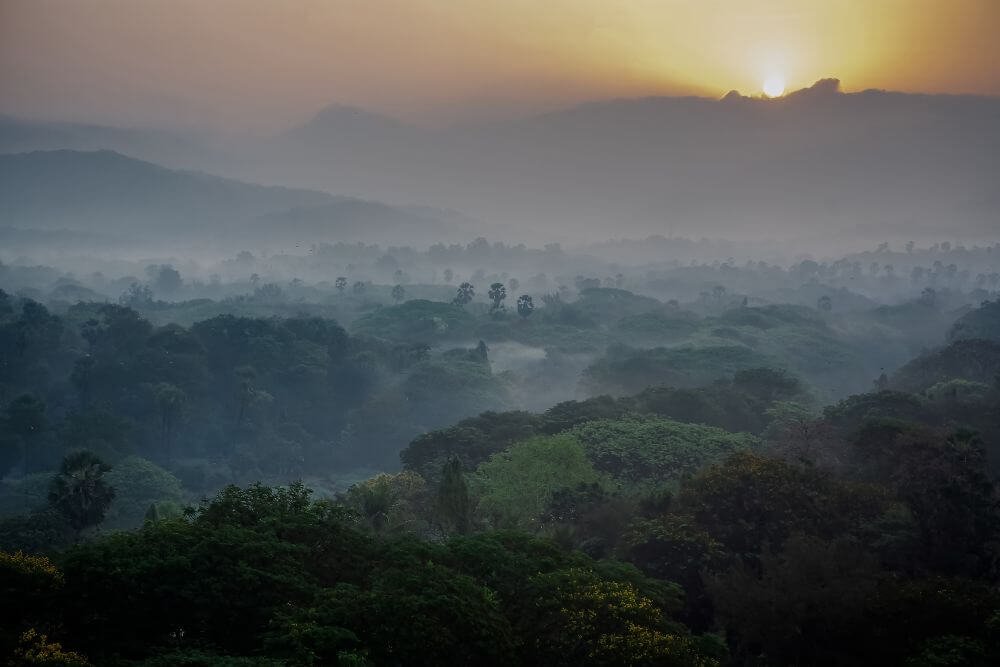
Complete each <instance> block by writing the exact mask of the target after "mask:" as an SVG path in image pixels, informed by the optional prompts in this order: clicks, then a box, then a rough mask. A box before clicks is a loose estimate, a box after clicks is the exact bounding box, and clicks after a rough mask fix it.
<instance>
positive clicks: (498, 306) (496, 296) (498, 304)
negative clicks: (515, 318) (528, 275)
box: [489, 283, 507, 311]
mask: <svg viewBox="0 0 1000 667" xmlns="http://www.w3.org/2000/svg"><path fill="white" fill-rule="evenodd" d="M489 297H490V301H492V302H493V303H492V305H490V310H491V311H498V310H503V307H504V306H503V300H504V299H506V298H507V288H506V287H504V286H503V283H493V284H492V285H490V291H489Z"/></svg>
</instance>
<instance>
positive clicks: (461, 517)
mask: <svg viewBox="0 0 1000 667" xmlns="http://www.w3.org/2000/svg"><path fill="white" fill-rule="evenodd" d="M437 512H438V517H439V520H440V521H441V523H442V524H443V525H444V528H445V530H447V531H449V532H455V533H458V534H459V535H464V534H466V533H467V532H469V529H470V528H471V527H472V500H471V499H470V497H469V485H468V484H467V483H466V481H465V472H464V471H463V470H462V462H461V461H459V460H458V459H457V458H452V459H450V460H449V461H448V462H447V463H445V464H444V466H443V468H442V470H441V482H440V484H439V485H438V494H437Z"/></svg>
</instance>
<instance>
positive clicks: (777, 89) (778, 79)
mask: <svg viewBox="0 0 1000 667" xmlns="http://www.w3.org/2000/svg"><path fill="white" fill-rule="evenodd" d="M763 88H764V94H765V95H767V96H768V97H781V96H782V95H783V94H784V92H785V77H783V76H781V75H780V74H772V75H770V76H769V77H767V78H766V79H764V86H763Z"/></svg>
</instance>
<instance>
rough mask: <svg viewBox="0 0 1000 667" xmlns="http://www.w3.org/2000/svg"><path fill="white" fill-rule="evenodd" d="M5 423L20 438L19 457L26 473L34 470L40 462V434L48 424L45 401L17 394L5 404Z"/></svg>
mask: <svg viewBox="0 0 1000 667" xmlns="http://www.w3.org/2000/svg"><path fill="white" fill-rule="evenodd" d="M7 425H8V427H9V428H10V430H11V431H12V432H13V433H14V434H16V435H17V436H18V437H20V439H21V446H22V449H21V458H22V463H23V465H24V471H25V472H26V473H29V472H36V471H37V470H38V469H39V464H40V462H41V458H42V457H41V452H40V451H38V450H39V448H40V447H41V446H42V434H43V433H44V432H45V429H46V427H47V425H48V421H47V420H46V418H45V403H44V402H43V401H42V400H41V399H39V398H37V397H35V396H32V395H31V394H22V395H21V396H18V397H17V398H15V399H14V400H13V401H11V402H10V404H9V405H8V406H7Z"/></svg>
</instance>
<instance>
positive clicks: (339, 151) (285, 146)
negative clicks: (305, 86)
mask: <svg viewBox="0 0 1000 667" xmlns="http://www.w3.org/2000/svg"><path fill="white" fill-rule="evenodd" d="M47 132H49V134H46V135H44V136H45V137H46V138H45V141H46V142H48V144H52V143H58V138H56V137H55V136H54V135H53V134H52V133H51V128H50V130H47ZM2 136H3V132H2V124H0V139H2ZM76 136H77V135H76V134H74V133H70V135H69V139H67V141H70V140H72V141H77V139H74V138H73V137H76ZM87 136H88V137H89V139H88V141H95V142H96V141H100V140H101V139H100V134H99V133H98V134H94V133H93V132H91V133H90V134H88V135H87ZM126 136H131V135H126ZM230 139H232V141H229V140H230ZM25 141H27V140H26V139H24V137H23V136H22V145H23V144H24V142H25ZM107 141H108V142H111V143H114V142H121V141H125V139H124V138H122V136H119V135H114V134H111V135H108V138H107ZM150 141H152V140H150ZM133 143H137V144H140V143H141V141H139V140H138V139H135V140H134V142H133ZM223 143H225V150H223V151H210V150H203V152H202V154H199V153H198V152H197V151H196V150H191V151H188V150H187V149H186V148H184V146H185V145H186V144H185V143H184V142H183V141H178V142H177V143H175V144H174V145H175V146H176V147H177V148H178V152H177V154H176V155H175V156H174V157H173V158H171V160H170V161H169V164H170V165H173V166H178V165H179V166H183V167H190V166H197V167H198V168H199V169H200V170H202V171H209V172H211V173H218V174H223V175H225V176H228V177H231V178H237V179H242V180H249V181H253V182H266V183H275V184H282V185H287V186H294V187H303V188H312V189H314V190H320V191H331V192H332V191H335V192H340V193H345V194H350V195H352V196H354V197H358V198H360V199H366V200H378V201H387V202H413V203H419V204H425V205H428V206H447V207H450V208H454V209H457V210H461V211H464V212H468V213H469V214H471V215H473V216H475V217H476V219H477V220H482V221H483V223H482V224H481V225H479V226H477V227H476V229H474V230H473V229H470V228H468V227H465V228H464V229H462V228H461V227H459V229H461V231H462V232H463V238H467V237H472V236H477V235H490V236H501V237H503V238H508V239H515V238H516V239H517V240H529V239H530V240H532V241H533V242H539V241H542V242H548V241H560V242H564V243H565V242H569V243H575V242H590V241H601V240H605V239H607V238H608V237H610V236H614V237H633V238H637V237H638V238H644V237H647V236H651V235H662V236H665V237H671V236H674V235H687V236H691V237H694V238H700V237H702V236H705V237H717V238H718V237H725V238H729V239H731V240H735V241H740V242H748V241H754V242H757V243H764V242H768V240H769V239H776V240H793V241H794V240H799V241H800V242H801V245H806V244H808V245H810V246H811V247H813V248H815V247H824V248H828V249H831V250H833V249H834V248H835V246H834V244H839V245H840V246H841V247H840V248H836V249H837V250H841V249H842V250H851V249H857V248H858V247H859V246H866V245H870V244H871V243H872V242H881V241H892V242H894V243H898V242H905V241H907V240H910V239H913V240H915V241H918V242H936V241H940V240H950V241H953V242H955V241H959V242H977V241H980V240H991V239H992V240H995V238H996V234H997V211H998V210H1000V188H997V187H996V184H997V183H998V182H1000V160H997V159H996V156H997V155H998V154H1000V98H994V97H977V96H970V95H925V94H909V93H896V92H888V91H881V90H866V91H862V92H856V93H845V92H843V91H842V90H841V88H840V83H839V81H837V80H836V79H823V80H821V81H818V82H817V83H816V84H815V85H813V86H811V87H809V88H806V89H803V90H800V91H794V92H791V93H789V94H788V95H786V96H784V97H781V98H775V99H765V98H760V97H746V96H743V95H740V94H739V93H735V92H732V93H729V94H727V95H726V96H725V97H723V98H722V99H711V98H705V97H649V98H641V99H619V100H610V101H603V102H593V103H588V104H582V105H578V106H575V107H572V108H569V109H564V110H560V111H555V112H551V113H545V114H540V115H535V116H530V117H525V118H517V119H513V120H508V121H503V122H492V123H484V124H479V125H471V126H459V127H445V128H440V129H427V128H421V127H416V126H412V125H408V124H406V123H403V122H400V121H396V120H394V119H392V118H389V117H386V116H383V115H379V114H375V113H371V112H368V111H365V110H362V109H357V108H353V107H346V106H338V105H334V106H330V107H328V108H326V109H323V110H321V111H320V112H319V113H317V114H316V115H315V116H314V117H313V118H311V119H310V120H308V121H307V122H305V123H303V124H302V125H299V126H297V127H293V128H291V129H288V130H286V131H284V132H281V133H279V134H277V135H275V136H272V137H269V138H266V139H253V138H249V137H243V138H236V139H233V138H232V137H230V138H228V139H227V141H226V142H223ZM0 145H4V144H3V141H0ZM152 145H159V144H158V143H157V142H156V141H152V144H150V145H147V147H146V149H144V150H148V151H152V148H150V146H152ZM205 152H208V153H211V154H210V155H205V154H204V153H205ZM130 154H131V153H130ZM135 154H136V155H138V156H141V157H144V158H145V157H147V155H148V153H147V152H137V153H135ZM156 161H158V160H156ZM189 176H190V175H189ZM67 187H70V188H71V187H72V185H71V184H70V185H69V186H67ZM314 204H315V205H317V206H326V205H327V204H333V202H325V203H324V202H311V203H301V202H297V201H296V202H293V203H291V204H289V205H287V206H281V207H277V208H275V209H269V210H265V211H261V210H260V209H259V208H257V209H255V210H253V211H250V214H253V215H260V216H267V217H268V220H271V221H273V222H274V223H275V224H278V221H279V220H280V221H281V224H291V221H292V220H297V221H298V222H296V223H295V224H299V225H305V222H303V221H304V220H306V219H307V218H310V217H313V218H314V219H315V220H317V221H318V222H317V224H319V221H322V220H324V219H325V218H324V217H323V214H322V213H320V212H319V211H313V212H311V213H308V214H305V213H303V212H301V211H299V212H295V213H292V212H287V211H286V213H285V214H283V215H284V217H283V218H282V214H279V213H278V211H279V210H280V209H293V208H307V209H308V208H311V207H312V206H313V205H314ZM250 208H253V207H250ZM265 208H266V207H265ZM345 208H347V209H350V207H344V206H339V207H338V206H333V208H331V209H330V210H329V211H328V212H329V213H331V214H340V213H342V212H343V209H345ZM408 212H409V213H412V211H408ZM241 215H242V213H241ZM350 215H354V214H353V213H351V214H350ZM224 217H225V216H224ZM418 217H420V216H418ZM431 217H435V216H433V215H432V216H431ZM456 222H458V223H459V224H461V223H460V221H456ZM0 224H4V221H3V220H0ZM7 224H10V223H7ZM419 224H422V222H421V223H419ZM362 226H363V227H368V225H362ZM414 228H416V227H414ZM373 229H374V227H373ZM501 230H502V231H501ZM945 237H947V238H945ZM408 238H412V237H408ZM435 240H437V239H435ZM823 242H825V243H826V245H822V243H823Z"/></svg>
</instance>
